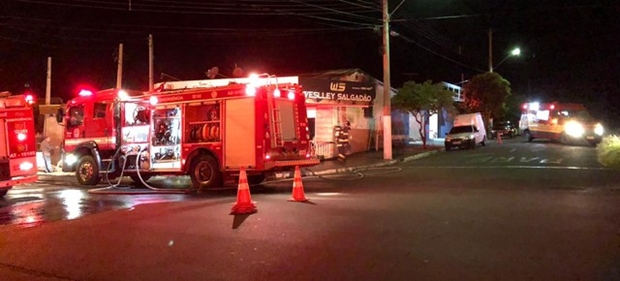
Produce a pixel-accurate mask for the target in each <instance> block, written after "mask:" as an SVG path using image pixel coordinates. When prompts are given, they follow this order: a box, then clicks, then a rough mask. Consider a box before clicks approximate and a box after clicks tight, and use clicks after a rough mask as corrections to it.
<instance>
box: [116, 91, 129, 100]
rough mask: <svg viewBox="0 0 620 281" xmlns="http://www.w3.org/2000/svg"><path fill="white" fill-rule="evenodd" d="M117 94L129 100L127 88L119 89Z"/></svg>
mask: <svg viewBox="0 0 620 281" xmlns="http://www.w3.org/2000/svg"><path fill="white" fill-rule="evenodd" d="M117 95H118V98H119V99H120V100H122V101H126V100H129V94H128V93H127V92H126V91H125V90H119V91H118V94H117Z"/></svg>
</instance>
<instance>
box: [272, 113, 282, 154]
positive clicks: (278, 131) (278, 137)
mask: <svg viewBox="0 0 620 281" xmlns="http://www.w3.org/2000/svg"><path fill="white" fill-rule="evenodd" d="M272 114H273V125H272V126H273V136H274V142H275V143H274V146H279V145H283V144H284V140H283V139H282V138H283V136H282V115H281V114H280V109H279V108H278V107H277V106H276V107H275V108H274V109H273V112H272Z"/></svg>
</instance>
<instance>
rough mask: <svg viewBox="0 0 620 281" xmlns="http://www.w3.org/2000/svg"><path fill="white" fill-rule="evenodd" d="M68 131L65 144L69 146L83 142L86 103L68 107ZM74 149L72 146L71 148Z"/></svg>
mask: <svg viewBox="0 0 620 281" xmlns="http://www.w3.org/2000/svg"><path fill="white" fill-rule="evenodd" d="M67 112H68V118H67V131H66V133H65V144H66V145H67V146H75V145H76V144H77V143H79V142H81V140H80V139H81V138H84V137H85V134H84V105H83V104H80V105H76V106H71V107H69V108H68V109H67ZM69 150H72V148H69Z"/></svg>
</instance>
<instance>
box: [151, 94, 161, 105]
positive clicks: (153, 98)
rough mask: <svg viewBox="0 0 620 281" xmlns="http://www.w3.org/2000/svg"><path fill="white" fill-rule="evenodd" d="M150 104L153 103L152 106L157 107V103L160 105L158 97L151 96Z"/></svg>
mask: <svg viewBox="0 0 620 281" xmlns="http://www.w3.org/2000/svg"><path fill="white" fill-rule="evenodd" d="M149 102H150V103H151V105H157V103H159V100H158V99H157V97H156V96H151V97H150V98H149Z"/></svg>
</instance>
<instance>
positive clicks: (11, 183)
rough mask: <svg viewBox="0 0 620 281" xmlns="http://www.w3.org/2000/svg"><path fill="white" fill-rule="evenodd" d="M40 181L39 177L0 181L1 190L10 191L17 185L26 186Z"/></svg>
mask: <svg viewBox="0 0 620 281" xmlns="http://www.w3.org/2000/svg"><path fill="white" fill-rule="evenodd" d="M38 180H39V177H37V176H36V175H32V176H22V177H14V178H12V179H10V180H6V181H0V189H10V188H11V187H13V186H15V185H20V184H25V183H32V182H36V181H38Z"/></svg>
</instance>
